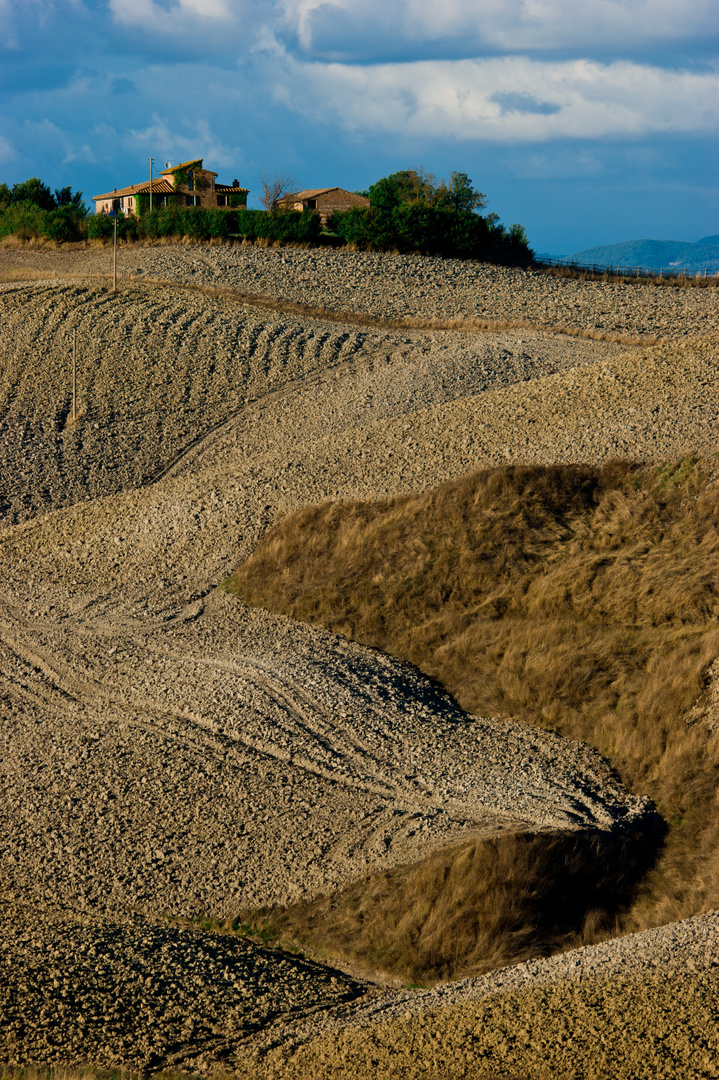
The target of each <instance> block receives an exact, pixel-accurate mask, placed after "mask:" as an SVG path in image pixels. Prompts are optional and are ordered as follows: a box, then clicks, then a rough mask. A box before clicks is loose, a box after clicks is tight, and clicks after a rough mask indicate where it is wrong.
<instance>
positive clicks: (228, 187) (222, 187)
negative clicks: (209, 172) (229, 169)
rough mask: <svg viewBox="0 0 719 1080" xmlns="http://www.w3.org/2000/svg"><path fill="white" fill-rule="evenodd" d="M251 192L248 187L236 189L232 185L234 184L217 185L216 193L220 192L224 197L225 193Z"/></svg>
mask: <svg viewBox="0 0 719 1080" xmlns="http://www.w3.org/2000/svg"><path fill="white" fill-rule="evenodd" d="M249 190H250V189H249V188H247V187H234V185H232V184H215V191H219V192H220V194H222V195H224V194H225V192H231V191H249Z"/></svg>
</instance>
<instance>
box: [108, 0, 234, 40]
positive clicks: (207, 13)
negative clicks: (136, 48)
mask: <svg viewBox="0 0 719 1080" xmlns="http://www.w3.org/2000/svg"><path fill="white" fill-rule="evenodd" d="M236 6H237V5H231V4H229V3H228V2H226V0H172V4H171V6H170V7H167V6H163V5H162V4H158V3H156V2H155V0H110V3H109V7H110V11H111V12H112V15H113V18H114V19H115V20H116V21H117V22H119V23H124V24H125V25H126V26H144V27H146V28H151V29H153V30H158V29H163V30H165V31H167V32H168V33H172V32H173V23H174V25H175V26H176V27H177V28H186V22H185V17H186V16H187V15H189V16H190V17H191V18H192V17H197V16H200V17H201V18H205V19H223V20H229V19H231V18H232V17H233V12H232V10H231V8H232V7H236Z"/></svg>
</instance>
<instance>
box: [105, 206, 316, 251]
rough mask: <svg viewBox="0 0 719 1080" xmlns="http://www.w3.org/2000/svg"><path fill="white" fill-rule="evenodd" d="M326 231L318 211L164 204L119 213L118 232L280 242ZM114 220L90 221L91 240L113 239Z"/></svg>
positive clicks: (306, 239) (312, 238)
mask: <svg viewBox="0 0 719 1080" xmlns="http://www.w3.org/2000/svg"><path fill="white" fill-rule="evenodd" d="M321 231H322V226H321V224H320V219H319V215H318V214H313V213H311V212H310V211H302V213H299V212H298V211H294V210H290V211H288V212H286V213H281V214H268V213H267V212H266V211H264V210H215V209H212V210H203V209H201V208H192V207H182V206H163V207H160V208H159V209H158V210H153V211H152V213H150V212H149V210H147V211H146V212H145V213H141V214H139V215H138V216H135V215H131V216H130V217H125V216H124V215H123V214H118V217H117V235H118V237H120V238H121V239H123V240H145V239H147V240H152V239H158V238H159V237H165V236H178V237H179V236H191V237H193V238H194V239H197V240H212V239H215V238H220V239H228V238H231V237H240V236H243V237H246V238H247V239H248V240H257V239H260V238H264V239H267V240H276V241H278V242H280V243H286V244H292V243H294V244H298V243H309V244H311V243H316V242H317V240H318V238H319V235H320V233H321ZM112 234H113V219H112V218H111V217H110V216H109V215H106V214H96V215H94V216H93V217H91V218H90V219H89V221H88V235H89V236H90V238H91V239H97V240H103V239H108V240H109V239H111V237H112Z"/></svg>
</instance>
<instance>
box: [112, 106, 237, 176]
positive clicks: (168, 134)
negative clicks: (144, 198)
mask: <svg viewBox="0 0 719 1080" xmlns="http://www.w3.org/2000/svg"><path fill="white" fill-rule="evenodd" d="M183 129H184V130H183ZM121 142H122V145H123V147H124V148H125V150H126V151H127V152H128V153H131V152H132V151H135V152H138V151H139V150H142V151H148V152H151V153H152V154H153V155H154V156H155V169H158V168H162V167H163V166H164V163H165V161H166V160H167V161H173V162H180V161H188V160H190V159H191V158H196V157H203V158H205V159H206V160H207V161H208V162H209V163H210V166H209V167H211V168H215V166H217V167H218V168H230V167H233V166H236V164H237V162H238V159H239V158H240V156H241V155H240V152H239V149H238V148H237V147H228V146H227V145H226V144H225V143H223V141H222V140H221V139H220V138H219V137H218V136H217V135H215V134H214V133H213V131H212V130H211V128H210V125H209V123H208V122H207V120H196V121H193V122H186V123H181V122H177V121H176V122H175V124H174V125H172V124H171V123H170V122H168V120H167V119H165V118H163V117H160V116H159V115H153V117H152V120H151V122H150V123H149V124H148V125H147V127H145V128H140V129H139V130H134V129H129V130H127V131H125V132H124V133H123V134H122V136H121ZM138 157H141V155H139V154H138Z"/></svg>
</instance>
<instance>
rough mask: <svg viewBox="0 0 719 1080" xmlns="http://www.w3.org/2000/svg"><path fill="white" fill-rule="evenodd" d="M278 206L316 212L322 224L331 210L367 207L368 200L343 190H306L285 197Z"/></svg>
mask: <svg viewBox="0 0 719 1080" xmlns="http://www.w3.org/2000/svg"><path fill="white" fill-rule="evenodd" d="M279 204H280V205H281V206H284V207H285V208H286V209H288V210H318V211H319V213H320V216H321V218H322V223H323V224H324V223H325V222H326V220H327V218H328V217H329V216H330V214H331V213H332V211H333V210H349V208H350V207H351V206H369V204H370V203H369V199H368V198H366V196H364V195H355V193H354V191H345V189H344V188H340V187H331V188H308V189H307V190H305V191H298V192H296V193H294V194H291V195H285V196H284V197H283V198H282V199H280V200H279Z"/></svg>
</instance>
